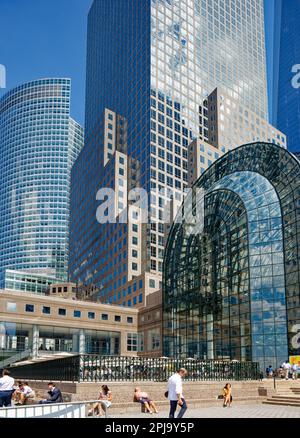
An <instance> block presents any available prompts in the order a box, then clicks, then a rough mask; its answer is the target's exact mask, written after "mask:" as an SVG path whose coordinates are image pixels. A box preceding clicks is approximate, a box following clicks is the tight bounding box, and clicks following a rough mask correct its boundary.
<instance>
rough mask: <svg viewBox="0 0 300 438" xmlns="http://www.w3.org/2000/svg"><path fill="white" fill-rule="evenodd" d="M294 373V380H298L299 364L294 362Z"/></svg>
mask: <svg viewBox="0 0 300 438" xmlns="http://www.w3.org/2000/svg"><path fill="white" fill-rule="evenodd" d="M292 373H293V375H292V377H293V380H297V379H298V365H297V364H296V363H294V364H293V365H292Z"/></svg>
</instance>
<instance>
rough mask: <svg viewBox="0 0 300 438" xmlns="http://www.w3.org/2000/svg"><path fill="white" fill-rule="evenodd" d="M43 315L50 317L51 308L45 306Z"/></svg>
mask: <svg viewBox="0 0 300 438" xmlns="http://www.w3.org/2000/svg"><path fill="white" fill-rule="evenodd" d="M43 313H44V314H45V315H50V313H51V309H50V307H48V306H43Z"/></svg>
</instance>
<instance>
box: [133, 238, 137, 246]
mask: <svg viewBox="0 0 300 438" xmlns="http://www.w3.org/2000/svg"><path fill="white" fill-rule="evenodd" d="M132 244H133V245H137V244H138V238H137V237H133V238H132Z"/></svg>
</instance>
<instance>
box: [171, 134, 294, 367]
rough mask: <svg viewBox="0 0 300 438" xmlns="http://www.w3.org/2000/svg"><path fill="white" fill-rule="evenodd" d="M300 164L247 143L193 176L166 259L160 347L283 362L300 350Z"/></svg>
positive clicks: (193, 354)
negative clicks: (194, 178) (192, 182)
mask: <svg viewBox="0 0 300 438" xmlns="http://www.w3.org/2000/svg"><path fill="white" fill-rule="evenodd" d="M299 178H300V163H299V161H298V160H297V159H296V158H295V157H294V156H293V155H291V154H290V153H289V152H287V151H286V150H285V149H283V148H281V147H278V146H275V145H272V144H268V143H253V144H249V145H245V146H241V147H239V148H237V149H235V150H233V151H230V152H228V153H227V154H226V155H225V156H223V157H222V158H220V159H219V160H217V161H216V162H215V163H214V164H213V165H212V166H211V167H210V168H209V169H208V170H207V171H206V172H205V173H204V174H203V175H202V176H201V177H200V178H199V179H198V181H197V182H196V183H195V185H194V186H193V189H192V190H191V191H190V192H189V194H188V195H187V197H186V199H185V201H184V203H183V205H182V207H181V208H180V210H179V213H178V216H177V218H176V219H175V222H174V223H173V226H172V229H171V232H170V235H169V238H168V242H167V249H166V253H165V258H164V272H163V306H164V350H165V351H164V354H166V355H167V356H184V357H199V358H203V359H237V360H242V361H245V360H250V361H255V362H259V363H260V365H261V367H262V369H265V368H266V366H268V365H269V364H272V365H273V366H278V365H281V363H282V362H283V361H284V360H286V359H287V358H288V357H289V355H297V354H299V353H300V339H299V335H298V334H297V333H298V331H299V328H300V325H299V322H300V296H299V269H300V265H299V250H300V246H299V244H300V240H299V234H298V233H299V225H300V213H299V208H298V207H299V202H300V190H299Z"/></svg>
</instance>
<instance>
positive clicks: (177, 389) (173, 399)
mask: <svg viewBox="0 0 300 438" xmlns="http://www.w3.org/2000/svg"><path fill="white" fill-rule="evenodd" d="M186 375H187V370H186V369H185V368H180V369H179V370H178V371H177V372H176V373H175V374H173V375H172V376H171V377H170V378H169V380H168V391H167V392H166V394H165V395H166V396H167V397H168V399H169V400H170V413H169V418H174V416H175V412H176V409H177V405H178V406H180V408H181V409H180V411H179V414H178V415H177V418H182V417H183V415H184V414H185V412H186V410H187V404H186V401H185V399H184V396H183V393H182V379H183V378H184V377H185V376H186Z"/></svg>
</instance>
